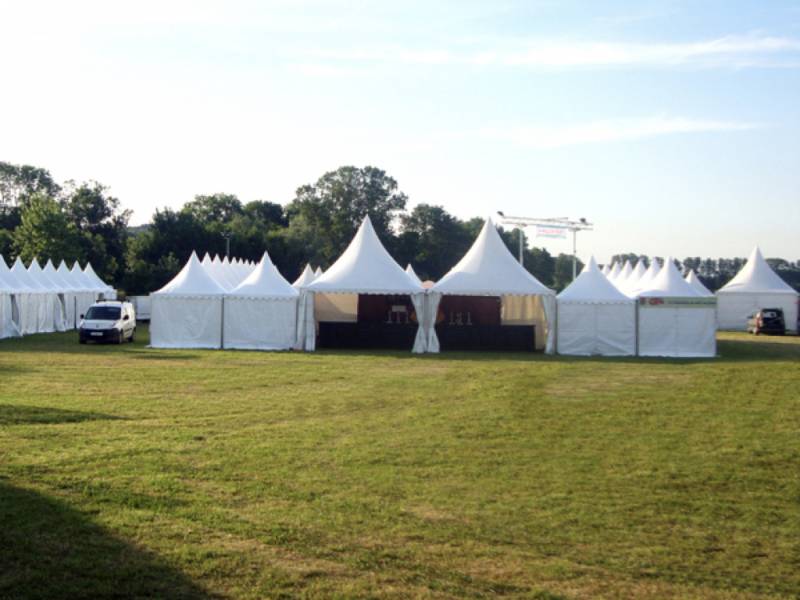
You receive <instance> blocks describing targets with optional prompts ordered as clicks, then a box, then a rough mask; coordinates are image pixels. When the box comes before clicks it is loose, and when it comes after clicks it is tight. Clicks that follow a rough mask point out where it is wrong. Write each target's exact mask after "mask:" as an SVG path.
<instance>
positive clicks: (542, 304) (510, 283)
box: [423, 218, 556, 353]
mask: <svg viewBox="0 0 800 600" xmlns="http://www.w3.org/2000/svg"><path fill="white" fill-rule="evenodd" d="M445 295H449V296H489V297H499V298H500V306H501V308H500V323H501V325H525V326H527V325H533V326H534V327H535V341H534V345H535V347H536V348H544V349H545V351H546V352H547V353H552V352H554V349H555V333H556V332H555V327H554V325H555V313H556V295H555V292H554V291H553V290H551V289H549V288H547V287H545V286H544V285H543V284H542V283H541V282H540V281H539V280H538V279H536V278H535V277H534V276H533V275H531V274H530V273H529V272H528V271H527V270H526V269H525V268H524V267H523V266H522V265H520V264H519V263H518V262H517V261H516V259H515V258H514V257H513V256H512V254H511V252H509V250H508V248H507V247H506V245H505V243H504V242H503V240H502V238H501V237H500V234H499V233H498V232H497V229H496V227H495V225H494V223H493V222H492V220H491V218H489V219H486V223H484V226H483V229H481V232H480V233H479V234H478V237H477V238H476V240H475V242H474V243H473V244H472V247H471V248H470V249H469V250H468V251H467V253H466V254H465V255H464V257H463V258H462V259H461V260H460V261H459V263H458V264H457V265H456V266H455V267H453V268H452V269H451V270H450V271H449V272H448V273H447V274H446V275H445V276H444V277H442V278H441V279H440V280H439V281H438V282H436V284H435V285H434V286H433V287H432V288H430V290H429V291H428V302H427V303H426V304H427V307H426V309H425V315H424V321H423V322H424V325H425V329H426V331H427V334H426V336H427V345H428V352H438V351H439V347H440V344H439V339H438V337H437V334H436V328H435V325H436V317H437V315H438V311H439V303H440V301H441V300H442V296H445Z"/></svg>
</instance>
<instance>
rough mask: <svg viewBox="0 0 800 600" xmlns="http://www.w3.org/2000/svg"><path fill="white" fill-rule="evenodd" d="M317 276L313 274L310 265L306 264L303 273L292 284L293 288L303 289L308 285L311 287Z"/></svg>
mask: <svg viewBox="0 0 800 600" xmlns="http://www.w3.org/2000/svg"><path fill="white" fill-rule="evenodd" d="M316 278H317V276H316V275H315V274H314V269H312V268H311V265H309V264H308V263H306V268H305V269H303V272H302V273H300V277H298V278H297V279H296V280H295V282H294V283H293V284H292V287H293V288H297V289H299V288H304V287H306V286H308V285H311V284H312V283H313V282H314V280H315V279H316Z"/></svg>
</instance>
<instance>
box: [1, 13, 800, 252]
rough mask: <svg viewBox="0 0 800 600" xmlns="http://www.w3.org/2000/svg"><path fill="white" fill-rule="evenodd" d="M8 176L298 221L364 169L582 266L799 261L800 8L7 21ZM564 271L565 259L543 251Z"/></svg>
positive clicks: (11, 17)
mask: <svg viewBox="0 0 800 600" xmlns="http://www.w3.org/2000/svg"><path fill="white" fill-rule="evenodd" d="M0 15H2V18H0V52H1V53H2V56H3V57H4V60H3V63H4V64H3V90H2V93H0V109H2V115H3V121H4V125H3V128H2V133H0V160H6V161H10V162H14V163H23V162H24V163H30V164H35V165H39V166H43V167H46V168H49V169H50V170H51V171H52V172H53V174H54V175H55V176H56V177H57V178H59V179H63V178H68V177H72V178H76V179H86V178H93V179H96V180H99V181H101V182H102V183H104V184H106V185H108V186H110V188H111V192H112V193H113V194H114V195H116V196H118V197H119V198H120V199H121V201H122V202H123V204H124V205H125V206H126V207H129V208H131V209H133V210H134V211H135V212H134V218H133V222H134V223H141V222H145V221H147V220H149V218H150V216H151V214H152V212H153V210H154V209H155V208H156V207H162V206H172V207H178V206H180V205H181V204H183V203H184V202H186V201H187V200H190V199H191V198H192V197H193V196H194V195H195V194H199V193H213V192H230V193H235V194H237V195H239V197H240V198H241V199H243V200H251V199H264V200H271V201H275V202H281V203H286V202H288V201H289V200H291V198H292V197H293V192H294V190H295V188H297V187H298V186H299V185H301V184H304V183H309V182H313V181H314V180H316V178H317V177H318V176H319V175H321V174H322V173H323V172H325V171H327V170H331V169H335V168H336V167H338V166H340V165H345V164H355V165H365V164H372V165H376V166H379V167H381V168H383V169H385V170H386V171H387V172H388V173H390V174H391V175H392V176H394V177H395V178H396V179H397V180H398V181H399V183H400V186H401V189H402V190H404V191H405V192H406V193H407V194H408V195H409V197H410V199H411V203H412V205H413V204H416V203H420V202H427V203H433V204H441V205H443V206H445V208H447V209H448V210H449V211H451V212H453V213H454V214H456V215H458V216H460V217H471V216H486V215H488V214H491V213H493V212H494V211H496V210H498V209H500V210H504V211H505V212H506V213H507V214H521V215H527V216H536V217H551V216H570V217H586V218H588V219H589V220H591V221H593V222H595V224H596V231H595V232H592V233H586V234H583V235H582V236H581V237H580V238H579V254H580V255H581V256H582V257H583V258H584V259H585V258H587V257H588V255H589V254H590V253H594V254H596V255H597V257H598V259H599V260H600V261H603V260H605V259H607V258H608V257H609V256H610V255H611V254H613V253H616V252H623V251H638V252H643V253H647V254H651V255H661V256H664V255H675V256H677V257H680V258H682V257H684V256H689V255H691V256H694V255H701V256H712V257H719V256H745V255H747V254H748V253H749V251H750V249H751V248H752V246H753V245H754V244H755V243H759V244H761V246H762V248H763V250H764V252H765V254H767V255H768V256H783V257H785V258H789V259H791V260H798V259H800V2H793V1H785V2H781V1H766V0H762V1H753V2H737V1H733V0H719V1H714V0H707V1H698V0H687V1H683V2H681V1H672V2H671V1H667V0H661V1H658V2H648V1H635V2H611V1H595V0H593V1H581V2H578V1H558V0H538V1H537V0H527V1H520V2H515V1H502V0H497V1H489V0H486V1H484V2H470V1H464V0H457V1H452V2H449V1H442V2H434V1H432V0H428V1H425V2H378V1H364V2H355V1H341V2H333V1H321V0H320V1H294V0H292V1H289V0H286V1H275V2H256V1H253V2H233V1H229V2H217V3H209V2H151V1H143V2H136V3H133V4H131V3H112V2H75V3H65V2H36V1H30V2H5V1H3V0H0ZM537 245H544V246H546V247H548V248H549V249H550V250H551V251H553V252H559V251H568V248H569V244H568V243H566V242H561V241H558V240H555V241H554V240H540V241H539V242H537Z"/></svg>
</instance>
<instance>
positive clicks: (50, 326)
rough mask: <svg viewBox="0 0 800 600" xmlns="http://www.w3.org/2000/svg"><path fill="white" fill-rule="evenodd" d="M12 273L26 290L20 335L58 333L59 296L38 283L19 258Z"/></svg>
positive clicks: (22, 306) (21, 313) (22, 304)
mask: <svg viewBox="0 0 800 600" xmlns="http://www.w3.org/2000/svg"><path fill="white" fill-rule="evenodd" d="M11 272H12V273H13V274H14V275H15V276H16V278H17V281H18V282H19V287H20V288H21V289H22V288H24V289H25V296H24V298H23V300H22V303H21V310H20V319H19V326H20V333H21V334H22V335H28V334H33V333H52V332H54V331H56V317H57V315H58V314H59V310H58V307H57V304H58V296H57V295H56V294H55V293H54V292H52V291H50V290H49V289H48V288H46V287H45V286H44V285H43V284H42V283H41V282H39V281H37V280H36V278H35V277H34V276H33V275H31V273H29V272H28V270H27V269H26V268H25V265H23V264H22V260H20V258H19V257H17V260H15V261H14V265H13V266H12V267H11Z"/></svg>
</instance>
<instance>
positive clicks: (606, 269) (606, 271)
mask: <svg viewBox="0 0 800 600" xmlns="http://www.w3.org/2000/svg"><path fill="white" fill-rule="evenodd" d="M601 272H602V273H603V275H605V276H606V277H608V275H609V274H610V273H611V267H610V266H609V265H608V263H606V264H604V265H603V269H602V271H601Z"/></svg>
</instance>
